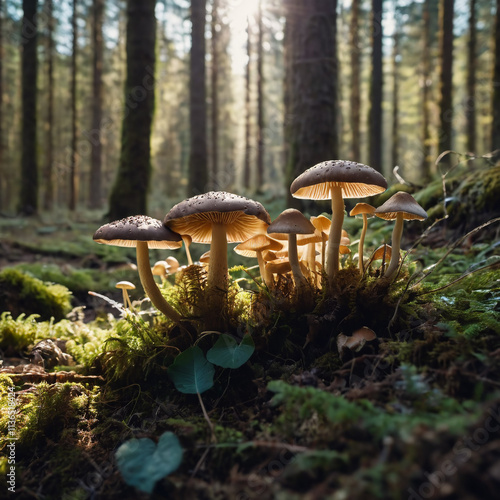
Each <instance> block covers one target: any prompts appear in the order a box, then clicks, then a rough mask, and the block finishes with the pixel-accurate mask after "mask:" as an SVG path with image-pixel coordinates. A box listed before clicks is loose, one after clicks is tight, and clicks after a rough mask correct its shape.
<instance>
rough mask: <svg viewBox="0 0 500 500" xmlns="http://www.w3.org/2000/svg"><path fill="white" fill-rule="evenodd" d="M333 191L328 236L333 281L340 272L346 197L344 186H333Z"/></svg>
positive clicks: (329, 274)
mask: <svg viewBox="0 0 500 500" xmlns="http://www.w3.org/2000/svg"><path fill="white" fill-rule="evenodd" d="M331 192H332V225H331V227H330V235H329V237H328V252H327V259H326V270H327V273H328V280H329V281H330V283H332V280H333V278H334V277H335V276H336V275H337V273H338V272H339V260H340V259H339V247H340V238H341V237H342V224H343V222H344V199H343V198H342V188H341V187H339V186H333V187H332V188H331Z"/></svg>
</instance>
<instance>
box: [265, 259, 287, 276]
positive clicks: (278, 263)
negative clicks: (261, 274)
mask: <svg viewBox="0 0 500 500" xmlns="http://www.w3.org/2000/svg"><path fill="white" fill-rule="evenodd" d="M291 270H292V266H291V265H290V261H289V260H288V259H276V260H271V261H269V262H266V271H267V272H269V273H272V274H285V273H289V272H290V271H291Z"/></svg>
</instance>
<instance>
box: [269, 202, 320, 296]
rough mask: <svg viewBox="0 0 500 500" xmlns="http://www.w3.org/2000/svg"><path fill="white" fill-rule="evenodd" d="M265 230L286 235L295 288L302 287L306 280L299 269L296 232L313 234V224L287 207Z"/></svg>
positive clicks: (299, 213) (299, 288)
mask: <svg viewBox="0 0 500 500" xmlns="http://www.w3.org/2000/svg"><path fill="white" fill-rule="evenodd" d="M267 232H268V233H269V234H270V235H271V236H272V235H273V234H274V233H281V234H287V235H288V260H289V261H290V266H291V268H292V274H293V279H294V281H295V286H296V288H297V290H301V289H303V288H304V286H305V285H306V284H307V280H306V278H305V277H304V275H303V274H302V270H301V269H300V264H299V256H298V253H297V234H313V233H314V226H313V225H312V224H311V222H309V220H308V219H307V218H306V217H304V215H302V213H301V212H299V211H298V210H296V209H295V208H288V209H287V210H285V211H284V212H282V213H281V214H280V215H278V217H276V219H275V220H274V221H273V223H272V224H271V225H270V226H269V227H268V228H267Z"/></svg>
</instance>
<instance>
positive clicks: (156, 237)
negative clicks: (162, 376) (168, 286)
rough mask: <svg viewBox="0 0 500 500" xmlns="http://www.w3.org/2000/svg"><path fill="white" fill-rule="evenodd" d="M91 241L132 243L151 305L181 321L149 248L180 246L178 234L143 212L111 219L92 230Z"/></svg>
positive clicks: (117, 243)
mask: <svg viewBox="0 0 500 500" xmlns="http://www.w3.org/2000/svg"><path fill="white" fill-rule="evenodd" d="M94 241H96V242H97V243H103V244H105V245H116V246H120V247H135V248H136V256H137V269H138V271H139V278H140V280H141V284H142V286H143V288H144V292H145V293H146V295H147V296H148V297H149V298H150V300H151V302H152V303H153V305H154V306H155V307H156V308H157V309H158V310H159V311H161V312H162V313H163V314H165V316H167V317H168V318H170V319H171V320H172V321H173V322H174V323H176V324H178V325H180V322H181V316H180V314H179V313H178V312H177V311H176V310H175V309H174V308H173V307H172V306H171V305H170V304H168V302H167V301H166V300H165V298H164V297H163V295H162V293H161V291H160V289H159V288H158V285H157V284H156V281H155V279H154V277H153V273H152V272H151V267H150V266H151V265H150V262H149V248H165V249H173V248H180V246H181V242H180V241H181V237H180V236H179V235H178V234H176V233H174V232H173V231H171V230H170V229H169V228H167V227H165V226H164V225H162V223H161V221H159V220H157V219H153V218H152V217H148V216H146V215H135V216H131V217H127V218H125V219H121V220H118V221H115V222H110V223H109V224H105V225H104V226H101V227H100V228H99V229H98V230H97V231H96V232H95V233H94Z"/></svg>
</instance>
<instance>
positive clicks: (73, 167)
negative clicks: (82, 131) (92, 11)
mask: <svg viewBox="0 0 500 500" xmlns="http://www.w3.org/2000/svg"><path fill="white" fill-rule="evenodd" d="M71 28H72V31H73V41H72V54H71V164H70V171H69V179H70V181H69V182H70V185H69V209H70V210H71V211H74V210H76V205H77V203H78V176H79V172H78V152H77V149H76V142H77V136H78V126H77V121H78V116H77V102H76V101H77V98H76V71H77V68H76V66H77V65H76V56H77V54H76V51H77V41H78V23H77V0H73V16H72V20H71Z"/></svg>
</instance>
